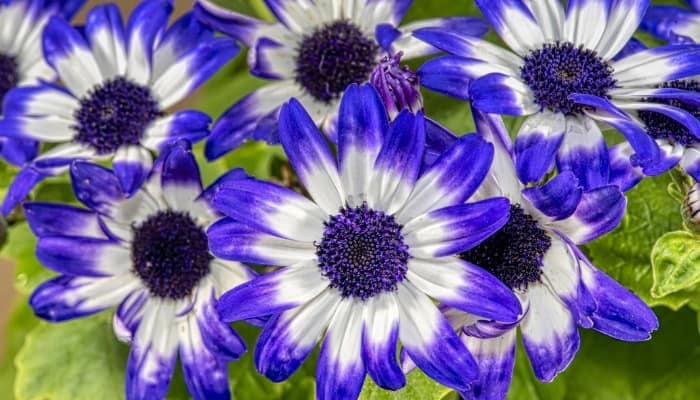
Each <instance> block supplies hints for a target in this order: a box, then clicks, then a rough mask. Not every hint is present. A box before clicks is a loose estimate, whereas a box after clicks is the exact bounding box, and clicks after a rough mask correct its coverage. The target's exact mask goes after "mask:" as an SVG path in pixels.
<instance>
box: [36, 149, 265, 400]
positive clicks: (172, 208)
mask: <svg viewBox="0 0 700 400" xmlns="http://www.w3.org/2000/svg"><path fill="white" fill-rule="evenodd" d="M70 172H71V175H72V178H73V187H74V189H75V193H76V196H77V198H78V199H79V200H80V201H81V202H83V204H85V205H86V206H87V207H88V208H89V209H85V208H81V207H75V206H69V205H64V204H56V203H39V202H27V203H25V205H24V207H25V213H26V217H27V221H28V222H29V226H30V227H31V229H32V231H33V232H34V233H35V234H36V235H37V236H38V237H39V240H38V244H37V258H38V259H39V260H40V261H41V262H42V263H43V264H44V265H46V266H47V267H49V268H51V269H52V270H54V271H56V272H59V273H60V274H61V275H60V276H58V277H57V278H54V279H51V280H49V281H47V282H45V283H43V284H42V285H40V286H39V287H38V288H37V289H36V290H35V292H34V293H33V294H32V296H31V298H30V301H29V302H30V305H31V307H32V308H33V309H34V312H35V314H36V315H37V316H39V317H41V318H44V319H46V320H49V321H53V322H58V321H64V320H69V319H73V318H79V317H83V316H86V315H90V314H93V313H96V312H99V311H102V310H105V309H108V308H110V307H113V306H116V305H118V308H117V309H116V312H115V314H114V319H113V325H114V331H115V333H116V335H117V336H118V338H119V339H120V340H123V341H127V342H130V343H131V345H132V347H131V352H130V354H129V361H128V365H127V371H126V398H127V399H149V400H150V399H163V398H165V395H166V393H167V390H168V385H169V383H170V379H171V376H172V373H173V369H174V367H175V361H176V359H177V356H178V353H179V355H180V362H181V363H182V366H183V371H184V376H185V382H186V384H187V387H188V388H189V390H190V393H191V394H192V396H193V397H194V398H195V399H198V400H203V399H213V398H217V399H228V398H230V394H229V387H228V386H229V385H228V366H227V362H228V361H230V360H234V359H237V358H238V357H239V356H240V355H241V354H242V353H243V352H244V351H245V343H244V342H243V341H242V340H241V338H240V337H238V335H237V334H236V333H235V332H234V331H233V330H232V329H231V328H230V327H229V326H228V325H227V324H225V323H223V322H222V321H221V320H220V318H219V316H218V314H217V313H216V309H215V308H214V303H215V302H216V299H217V298H218V297H219V296H220V295H221V294H222V293H223V292H225V291H226V290H228V289H231V288H232V287H234V286H236V285H239V284H241V283H242V282H244V281H246V280H248V279H250V278H251V277H252V275H253V274H252V272H251V271H250V270H249V269H248V268H247V267H245V266H243V265H242V264H239V263H236V262H230V261H224V260H221V259H218V258H216V257H215V256H213V255H212V254H211V253H210V252H209V250H208V241H207V236H206V234H205V230H206V228H207V227H208V226H209V225H210V224H211V223H212V221H214V220H215V219H216V218H218V216H217V215H216V213H214V212H213V211H212V210H211V209H210V207H209V203H208V201H209V198H210V196H211V193H212V192H213V191H214V190H215V187H216V184H220V183H222V182H226V181H231V180H235V179H245V178H246V175H245V174H244V173H243V172H242V171H241V170H233V171H231V172H230V173H229V174H227V175H224V176H223V177H222V178H220V180H219V181H218V183H216V184H215V185H214V186H212V187H211V188H210V189H207V191H204V192H202V186H201V181H200V176H199V169H198V168H197V164H196V162H195V159H194V156H193V155H192V153H191V152H190V151H189V149H188V145H186V144H183V143H182V142H178V143H176V144H174V145H173V148H172V149H171V150H166V151H165V152H164V154H163V155H162V156H161V158H159V160H158V161H157V163H156V167H155V168H154V172H153V174H152V175H151V177H150V178H149V179H148V181H147V182H146V185H145V186H144V188H143V189H141V190H139V191H137V192H136V193H135V194H134V195H133V197H131V198H126V196H125V195H124V194H123V193H122V191H121V187H120V184H119V179H118V177H117V176H116V175H115V174H114V173H112V172H111V171H109V170H107V169H105V168H103V167H101V166H98V165H95V164H90V163H87V162H83V161H77V162H75V163H74V164H73V165H72V166H71V170H70Z"/></svg>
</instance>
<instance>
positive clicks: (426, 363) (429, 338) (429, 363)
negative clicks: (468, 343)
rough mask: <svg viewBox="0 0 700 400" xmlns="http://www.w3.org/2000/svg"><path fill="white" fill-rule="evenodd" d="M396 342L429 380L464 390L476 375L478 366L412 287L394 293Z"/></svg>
mask: <svg viewBox="0 0 700 400" xmlns="http://www.w3.org/2000/svg"><path fill="white" fill-rule="evenodd" d="M397 296H398V297H397V304H398V305H399V313H400V316H399V339H400V340H401V344H402V345H403V348H404V349H405V350H406V354H407V355H408V356H410V357H411V359H412V360H413V361H414V362H415V364H416V365H417V366H418V368H420V369H421V370H422V371H423V372H425V373H426V375H428V376H429V377H431V378H432V379H434V380H436V381H437V382H439V383H441V384H443V385H445V386H448V387H451V388H453V389H457V390H465V389H467V388H468V387H469V383H471V382H472V381H473V380H474V379H476V378H477V375H478V366H477V365H476V362H475V361H474V358H473V357H472V356H471V354H470V353H469V351H467V349H466V347H465V346H464V344H463V343H462V342H461V341H460V340H459V337H457V335H456V334H455V333H454V331H453V330H452V327H450V325H449V324H448V323H447V320H446V319H445V317H443V316H442V314H441V313H440V311H439V310H438V309H437V307H435V305H434V304H433V303H432V302H431V301H430V299H428V297H427V296H425V295H423V294H422V293H421V292H420V291H418V290H417V289H416V288H415V287H414V286H413V285H412V284H411V283H409V282H405V281H404V282H403V283H401V284H400V285H399V290H398V292H397Z"/></svg>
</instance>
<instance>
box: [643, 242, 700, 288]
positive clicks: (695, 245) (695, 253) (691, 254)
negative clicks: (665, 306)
mask: <svg viewBox="0 0 700 400" xmlns="http://www.w3.org/2000/svg"><path fill="white" fill-rule="evenodd" d="M651 263H652V268H653V273H654V275H653V277H654V286H652V288H651V295H652V296H654V297H656V298H662V297H665V296H668V295H669V294H671V293H676V292H679V291H681V290H686V289H689V288H691V287H693V286H695V285H696V284H697V283H698V282H700V238H699V237H698V236H696V235H693V234H692V233H690V232H686V231H677V232H670V233H667V234H665V235H664V236H662V237H661V238H660V239H659V240H658V241H657V242H656V244H655V245H654V248H653V250H652V252H651Z"/></svg>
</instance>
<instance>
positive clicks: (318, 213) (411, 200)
mask: <svg viewBox="0 0 700 400" xmlns="http://www.w3.org/2000/svg"><path fill="white" fill-rule="evenodd" d="M424 126H425V124H424V121H423V115H422V113H418V114H415V115H414V114H412V113H411V112H409V111H403V112H402V113H400V114H399V115H398V117H397V118H396V120H395V121H394V122H393V124H391V126H390V125H389V124H388V117H387V115H386V112H385V110H384V106H383V104H382V102H381V100H380V99H379V96H378V94H377V93H376V91H375V90H374V88H372V87H371V86H370V85H365V86H362V87H358V86H357V85H351V86H350V87H348V89H347V90H346V92H345V95H344V97H343V100H342V102H341V105H340V114H339V126H338V135H339V136H338V141H339V148H338V158H339V161H338V162H336V160H335V158H334V156H333V155H332V153H331V151H330V150H329V148H328V145H327V142H326V138H325V137H324V136H323V134H322V133H321V132H320V131H319V129H318V128H317V126H316V124H315V122H314V121H313V119H312V118H311V116H310V115H309V114H308V113H307V112H306V111H305V110H304V109H303V107H302V105H301V103H299V102H298V101H296V100H291V101H290V102H289V103H288V104H286V105H285V106H283V107H282V111H281V113H280V128H279V129H280V141H281V143H282V146H283V147H284V149H285V151H286V153H287V155H288V156H289V160H290V162H291V164H292V166H293V167H294V169H295V170H296V172H297V174H298V176H299V178H300V179H301V181H302V182H303V184H304V186H305V188H306V189H307V191H308V193H309V194H310V197H311V199H308V198H305V197H303V196H301V195H299V194H297V193H296V192H293V191H291V190H289V189H286V188H283V187H279V186H276V185H274V184H271V183H266V182H261V181H254V180H247V181H245V182H234V183H232V184H230V185H222V187H221V188H220V190H219V191H218V192H217V193H216V194H215V195H214V197H213V201H212V204H213V205H214V207H215V208H216V209H217V210H218V211H220V212H221V213H223V214H225V215H226V216H227V217H229V218H225V219H222V220H221V221H220V222H217V223H216V224H214V225H213V226H212V227H211V228H210V229H209V231H208V236H209V243H210V247H211V249H212V252H213V253H214V254H216V255H217V256H219V257H222V258H226V259H231V260H238V261H242V262H252V263H256V264H262V265H274V266H283V267H282V268H280V269H279V270H277V271H275V272H273V273H270V274H267V275H263V276H261V277H259V278H256V279H254V280H252V281H250V282H248V283H247V284H243V285H242V286H239V287H238V288H236V289H234V290H232V291H230V292H228V293H226V294H225V295H223V296H222V297H221V299H220V301H219V303H218V306H217V308H218V310H219V312H220V314H221V316H222V318H223V319H224V320H225V321H234V320H242V319H247V318H252V317H257V316H264V315H270V316H271V317H270V320H269V321H268V322H267V324H266V326H265V327H264V328H263V331H262V333H261V335H260V338H259V340H258V344H257V347H256V350H255V362H256V366H257V368H258V370H259V371H260V372H261V373H262V374H264V375H265V376H267V377H268V378H270V379H271V380H273V381H281V380H284V379H286V378H287V377H289V376H290V375H291V374H292V373H293V372H294V371H295V370H296V369H297V368H298V367H299V366H300V364H301V363H302V362H303V361H304V359H305V358H306V357H307V356H308V355H309V353H310V352H311V351H312V350H313V349H314V347H315V346H316V342H317V341H319V338H320V337H321V336H322V335H323V334H324V331H325V339H323V344H322V346H321V353H320V357H319V361H318V367H317V380H316V382H317V398H319V399H354V398H356V397H357V396H358V394H359V393H360V389H361V387H362V383H363V382H364V379H365V374H366V373H368V374H369V375H370V376H371V377H372V379H374V381H375V382H376V383H377V384H378V385H379V386H381V387H383V388H387V389H398V388H400V387H402V386H404V385H405V376H404V374H403V372H402V370H401V368H400V367H399V365H398V361H397V357H396V350H397V342H398V341H400V342H401V344H402V346H403V348H404V349H405V350H406V351H407V352H408V354H410V355H411V357H413V359H414V360H415V362H416V364H417V365H418V366H419V367H420V368H421V369H422V370H423V371H424V372H425V373H426V374H428V375H429V376H430V377H432V378H433V379H435V380H437V381H438V382H440V383H442V384H444V385H447V386H450V387H453V388H458V389H466V387H467V384H468V383H469V382H470V381H471V380H473V379H474V378H476V365H475V364H474V361H473V359H472V357H471V356H470V355H469V353H468V352H467V350H466V348H465V347H464V345H463V344H462V343H461V342H460V341H459V339H458V338H457V336H456V334H455V333H454V331H453V330H452V328H451V327H450V325H449V324H448V323H447V320H446V319H445V318H444V317H443V316H442V314H441V313H440V312H439V310H438V308H437V307H436V306H435V305H434V304H433V302H432V301H431V298H433V299H436V300H439V301H441V302H443V303H445V304H449V305H451V306H453V307H455V308H457V309H460V310H470V311H469V312H471V313H474V314H476V315H481V316H485V318H488V319H497V320H500V318H501V317H505V318H506V319H508V320H510V321H514V320H515V319H516V318H517V316H518V315H519V313H520V312H521V310H520V307H519V303H518V301H517V299H516V298H515V297H514V296H513V294H512V293H511V291H510V290H509V289H508V288H507V287H506V286H505V285H503V284H502V283H501V282H500V281H499V280H498V279H496V278H495V277H494V276H493V275H491V274H489V273H487V272H485V271H484V270H482V269H481V268H479V267H477V266H475V265H473V264H471V263H468V262H466V261H463V260H460V259H459V258H457V257H456V256H454V255H455V254H457V253H460V252H462V251H465V250H466V249H469V248H471V247H474V246H476V245H477V244H478V243H480V242H481V241H483V240H484V239H485V238H486V237H488V236H489V235H490V234H491V233H493V232H495V231H496V230H498V229H499V228H500V227H501V226H502V225H503V223H504V222H505V220H507V218H508V203H507V201H506V200H505V199H503V198H495V199H489V200H485V201H481V202H478V203H470V204H464V201H465V200H466V198H467V197H469V196H470V195H471V194H472V193H473V192H474V190H476V188H477V187H478V186H479V184H480V183H481V180H482V179H483V177H484V176H485V174H486V172H487V171H488V168H489V165H490V163H491V159H492V155H493V149H492V146H491V145H490V144H488V143H486V142H484V141H483V140H482V139H481V138H479V137H478V136H476V135H471V136H467V137H464V138H462V139H461V140H460V141H459V142H457V143H456V144H455V145H454V146H453V147H451V148H450V149H449V150H448V151H447V152H446V153H445V154H444V155H443V156H442V157H441V158H439V159H438V160H437V161H436V162H435V164H433V166H432V167H431V168H429V169H428V170H426V171H425V172H424V173H423V174H422V176H419V170H420V168H421V160H422V152H423V147H424ZM465 165H466V166H468V167H464V166H465ZM458 166H461V167H458Z"/></svg>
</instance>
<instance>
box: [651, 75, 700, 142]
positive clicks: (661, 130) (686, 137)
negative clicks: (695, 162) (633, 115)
mask: <svg viewBox="0 0 700 400" xmlns="http://www.w3.org/2000/svg"><path fill="white" fill-rule="evenodd" d="M661 87H665V88H672V89H682V90H688V91H691V92H700V82H698V81H692V80H688V81H672V82H666V83H664V84H663V85H662V86H661ZM646 101H649V102H653V103H661V104H668V105H670V106H673V107H676V108H680V109H682V110H685V111H687V112H689V113H690V114H692V115H693V116H694V117H695V118H697V119H700V107H696V106H694V105H691V104H687V103H684V102H682V101H680V100H677V99H662V98H649V99H646ZM638 114H639V119H641V120H642V122H644V125H645V126H646V128H647V132H649V134H650V135H651V136H652V137H653V138H654V139H667V140H669V141H671V142H673V143H677V144H681V145H684V146H690V145H694V144H697V143H700V140H698V139H697V138H696V137H695V135H693V134H692V133H690V131H689V130H688V128H686V127H685V126H684V125H683V124H681V123H680V122H678V121H676V120H675V119H673V118H669V117H667V116H665V115H663V114H660V113H657V112H653V111H639V113H638Z"/></svg>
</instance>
